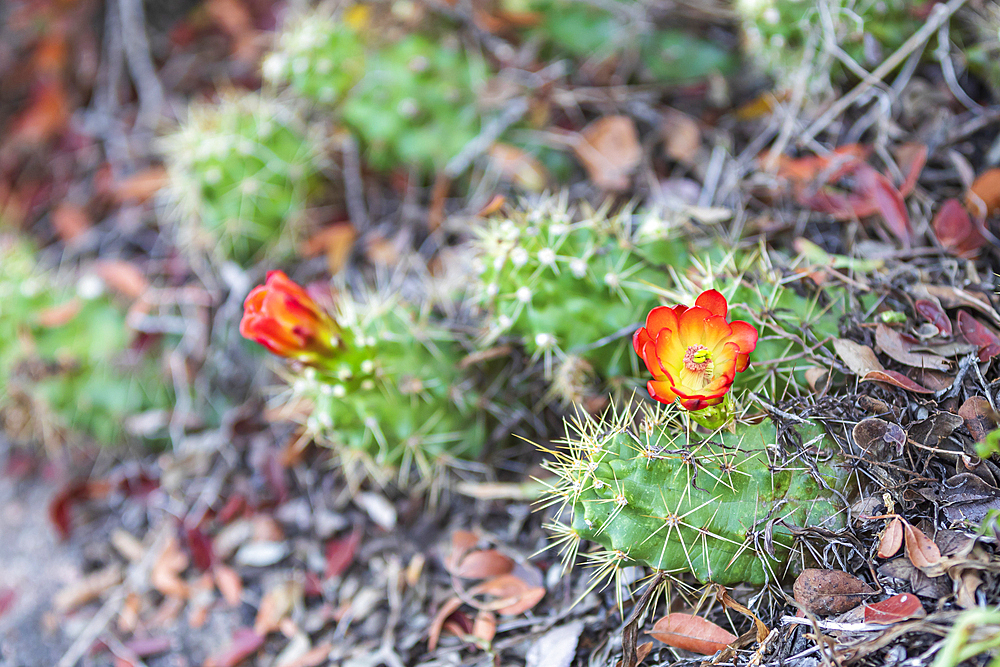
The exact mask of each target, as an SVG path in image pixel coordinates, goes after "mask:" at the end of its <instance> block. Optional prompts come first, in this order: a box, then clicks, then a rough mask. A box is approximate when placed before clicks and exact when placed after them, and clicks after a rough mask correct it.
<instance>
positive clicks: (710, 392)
mask: <svg viewBox="0 0 1000 667" xmlns="http://www.w3.org/2000/svg"><path fill="white" fill-rule="evenodd" d="M728 310H729V304H728V303H726V297H724V296H722V294H720V293H719V292H717V291H716V290H714V289H713V290H708V291H706V292H702V293H701V295H700V296H699V297H698V299H697V300H696V301H695V302H694V306H693V307H691V308H689V307H687V306H674V307H673V308H669V307H667V306H660V307H658V308H654V309H653V310H652V311H650V313H649V316H648V317H647V318H646V326H645V327H642V328H640V329H639V330H638V331H636V332H635V336H633V338H632V345H633V346H634V347H635V351H636V354H638V355H639V356H640V357H642V360H643V361H645V362H646V368H648V369H649V372H650V373H652V374H653V379H652V380H650V381H649V383H648V384H647V385H646V387H647V388H648V389H649V395H650V396H652V397H653V398H654V399H656V400H657V401H660V402H661V403H673V402H674V401H675V400H676V401H678V402H679V403H680V404H681V406H682V407H684V408H686V409H688V410H702V409H704V408H707V407H709V406H712V405H718V404H719V403H721V402H722V401H723V399H724V398H725V396H726V392H728V391H729V389H730V387H732V386H733V380H735V379H736V374H737V373H740V372H742V371H745V370H746V368H747V366H748V365H749V363H750V353H751V352H753V351H754V348H756V347H757V330H756V329H755V328H754V327H753V326H751V325H749V324H747V323H746V322H741V321H736V322H727V321H726V313H727V312H728Z"/></svg>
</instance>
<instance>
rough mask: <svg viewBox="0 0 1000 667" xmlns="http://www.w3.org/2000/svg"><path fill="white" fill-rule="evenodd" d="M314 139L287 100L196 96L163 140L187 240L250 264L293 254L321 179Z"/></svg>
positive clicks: (173, 201)
mask: <svg viewBox="0 0 1000 667" xmlns="http://www.w3.org/2000/svg"><path fill="white" fill-rule="evenodd" d="M316 145H317V143H316V142H314V141H312V140H310V139H309V137H307V136H306V133H305V131H304V130H303V127H302V125H301V123H300V122H299V121H298V119H297V118H296V116H295V114H294V113H293V112H292V111H291V110H290V109H289V108H287V107H285V106H284V105H282V104H281V103H279V102H277V101H276V100H273V99H269V98H267V97H263V96H261V95H258V94H246V95H235V94H233V95H227V96H225V97H223V98H222V99H221V100H219V101H218V102H217V103H195V104H192V105H191V106H190V108H189V109H188V113H187V117H186V119H185V120H184V121H183V122H182V123H181V125H180V127H179V128H177V130H176V131H175V132H174V133H173V134H171V135H169V136H166V137H164V138H163V139H162V141H161V146H162V150H163V154H164V158H165V160H166V163H167V170H168V176H169V178H168V183H167V187H166V190H165V193H166V196H167V199H168V202H169V204H170V205H171V208H172V209H173V215H172V217H173V218H174V219H175V220H177V222H178V223H179V231H180V236H181V240H182V241H183V242H184V243H185V245H187V246H188V247H191V248H194V249H196V250H203V251H208V252H211V253H213V254H215V256H216V257H219V258H221V259H227V260H233V261H236V262H237V263H239V264H241V265H244V266H247V265H249V264H251V263H253V262H254V261H257V260H259V259H261V258H263V257H281V256H285V255H287V254H289V253H290V252H291V250H292V249H293V248H294V244H295V242H296V241H298V240H299V239H298V237H299V236H300V228H301V226H302V223H303V221H304V215H303V214H304V211H305V207H306V201H307V199H308V197H309V194H310V193H311V191H312V190H314V189H315V188H316V187H317V185H318V181H319V171H318V169H319V154H318V152H317V148H316Z"/></svg>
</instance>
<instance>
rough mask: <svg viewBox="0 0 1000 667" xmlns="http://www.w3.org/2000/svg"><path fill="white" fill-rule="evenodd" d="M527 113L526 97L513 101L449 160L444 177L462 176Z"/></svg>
mask: <svg viewBox="0 0 1000 667" xmlns="http://www.w3.org/2000/svg"><path fill="white" fill-rule="evenodd" d="M526 113H528V99H527V98H526V97H518V98H515V99H513V100H511V102H510V104H508V105H507V106H506V108H504V110H503V112H502V113H501V114H500V115H499V116H498V117H496V118H494V119H493V120H491V121H490V122H489V123H487V125H486V127H484V128H483V129H482V131H481V132H480V133H479V135H478V136H476V137H475V138H473V139H472V141H470V142H469V143H467V144H465V147H464V148H462V150H461V152H459V154H458V155H456V156H455V157H453V158H452V159H450V160H448V164H447V165H445V168H444V175H445V176H447V177H448V178H451V179H453V178H456V177H458V176H460V175H461V174H462V172H464V171H465V170H466V169H468V168H469V165H470V164H472V161H473V160H475V159H476V158H477V157H479V156H480V155H482V154H483V153H485V152H486V150H487V149H489V147H490V146H492V145H493V142H495V141H496V140H497V139H499V138H500V135H501V134H503V133H504V131H505V130H506V129H507V128H508V127H510V126H511V125H513V124H514V123H516V122H517V121H519V120H521V117H522V116H524V114H526Z"/></svg>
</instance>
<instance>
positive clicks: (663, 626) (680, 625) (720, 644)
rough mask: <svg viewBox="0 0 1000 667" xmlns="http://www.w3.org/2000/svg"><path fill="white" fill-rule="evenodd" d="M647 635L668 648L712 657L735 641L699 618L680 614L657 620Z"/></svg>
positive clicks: (727, 634) (724, 631) (728, 634)
mask: <svg viewBox="0 0 1000 667" xmlns="http://www.w3.org/2000/svg"><path fill="white" fill-rule="evenodd" d="M649 635H650V636H651V637H653V639H657V640H659V641H661V642H663V643H664V644H666V645H668V646H673V647H674V648H679V649H683V650H685V651H691V652H692V653H700V654H701V655H714V654H715V653H717V652H718V651H721V650H723V649H725V648H726V647H727V646H729V645H730V644H732V643H733V642H734V641H736V639H737V637H736V635H734V634H733V633H731V632H729V631H727V630H725V629H724V628H721V627H719V626H718V625H716V624H715V623H712V622H711V621H707V620H705V619H704V618H702V617H701V616H694V615H692V614H681V613H674V614H667V615H666V616H664V617H663V618H661V619H660V620H658V621H657V622H656V623H655V624H654V625H653V630H652V632H650V633H649Z"/></svg>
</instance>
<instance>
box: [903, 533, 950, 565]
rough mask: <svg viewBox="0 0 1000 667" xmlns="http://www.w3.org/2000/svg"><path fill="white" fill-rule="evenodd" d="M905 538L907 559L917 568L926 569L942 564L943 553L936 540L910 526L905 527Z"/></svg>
mask: <svg viewBox="0 0 1000 667" xmlns="http://www.w3.org/2000/svg"><path fill="white" fill-rule="evenodd" d="M903 537H904V540H905V544H906V557H907V558H909V559H910V562H911V563H913V565H914V566H915V567H918V568H924V567H931V566H933V565H937V564H938V563H940V562H941V551H940V550H939V549H938V546H937V545H936V544H934V540H932V539H931V538H929V537H927V536H926V535H924V533H923V532H922V531H921V530H920V529H919V528H916V527H914V526H911V525H910V524H908V523H907V524H905V525H904V526H903Z"/></svg>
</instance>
